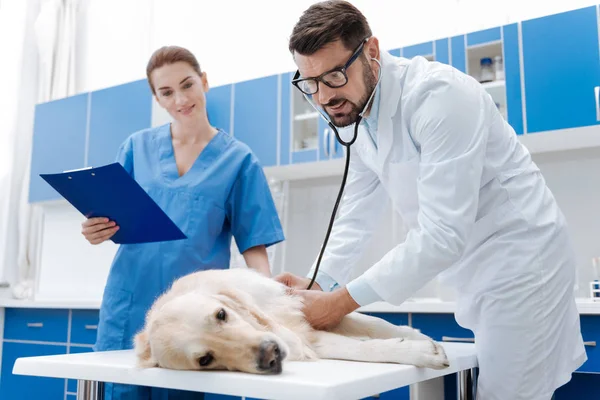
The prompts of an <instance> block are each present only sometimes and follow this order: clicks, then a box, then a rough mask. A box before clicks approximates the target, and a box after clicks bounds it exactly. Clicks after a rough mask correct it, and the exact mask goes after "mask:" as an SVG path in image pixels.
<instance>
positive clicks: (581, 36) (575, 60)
mask: <svg viewBox="0 0 600 400" xmlns="http://www.w3.org/2000/svg"><path fill="white" fill-rule="evenodd" d="M522 35H523V69H524V72H525V74H524V75H525V76H524V80H525V103H526V121H527V132H528V133H534V132H542V131H550V130H557V129H566V128H575V127H583V126H589V125H596V124H598V119H597V114H598V101H599V99H598V94H597V93H595V88H596V87H598V86H600V57H599V54H598V53H599V50H598V48H599V43H598V9H597V7H596V6H593V7H587V8H583V9H579V10H574V11H569V12H565V13H561V14H555V15H550V16H546V17H543V18H537V19H533V20H529V21H523V23H522Z"/></svg>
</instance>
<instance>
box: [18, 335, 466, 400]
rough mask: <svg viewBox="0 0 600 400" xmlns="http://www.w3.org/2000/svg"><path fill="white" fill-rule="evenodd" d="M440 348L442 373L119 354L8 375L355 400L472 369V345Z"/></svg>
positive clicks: (58, 358)
mask: <svg viewBox="0 0 600 400" xmlns="http://www.w3.org/2000/svg"><path fill="white" fill-rule="evenodd" d="M442 345H443V346H444V349H445V350H446V354H447V356H448V359H449V361H450V367H449V368H446V369H443V370H433V369H429V368H417V367H413V366H408V365H400V364H384V363H362V362H352V361H338V360H319V361H315V362H284V364H283V373H282V374H280V375H254V374H247V373H239V372H229V371H210V372H209V371H202V372H200V371H174V370H167V369H163V368H149V369H138V368H136V367H135V364H134V362H135V356H134V353H133V351H132V350H124V351H110V352H100V353H81V354H65V355H55V356H40V357H26V358H19V359H17V361H16V362H15V365H14V367H13V373H14V374H18V375H35V376H45V377H55V378H71V379H84V380H92V381H100V382H114V383H125V384H132V385H142V386H157V387H163V388H172V389H183V390H191V391H197V392H209V393H219V394H227V395H233V396H248V397H255V398H262V399H273V400H277V399H286V400H295V399H297V400H305V399H308V398H310V399H313V400H320V399H323V400H324V399H327V400H335V399H357V398H362V397H366V396H370V395H374V394H377V393H382V392H386V391H388V390H392V389H396V388H399V387H402V386H407V385H410V384H413V383H418V382H422V381H426V380H429V379H432V378H437V377H440V376H444V375H448V374H452V373H455V372H457V371H461V370H466V369H470V368H473V367H475V366H477V357H476V355H475V345H474V344H472V343H443V344H442Z"/></svg>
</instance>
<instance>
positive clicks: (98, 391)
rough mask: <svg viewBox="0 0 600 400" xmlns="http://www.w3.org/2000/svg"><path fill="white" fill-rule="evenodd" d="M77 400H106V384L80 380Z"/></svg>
mask: <svg viewBox="0 0 600 400" xmlns="http://www.w3.org/2000/svg"><path fill="white" fill-rule="evenodd" d="M77 400H104V382H97V381H86V380H83V379H80V380H79V381H78V383H77Z"/></svg>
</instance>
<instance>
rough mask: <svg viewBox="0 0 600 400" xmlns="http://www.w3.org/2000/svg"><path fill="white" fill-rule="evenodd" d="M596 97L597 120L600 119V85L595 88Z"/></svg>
mask: <svg viewBox="0 0 600 400" xmlns="http://www.w3.org/2000/svg"><path fill="white" fill-rule="evenodd" d="M594 97H595V98H596V121H600V86H596V87H595V88H594Z"/></svg>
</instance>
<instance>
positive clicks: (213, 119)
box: [206, 85, 233, 135]
mask: <svg viewBox="0 0 600 400" xmlns="http://www.w3.org/2000/svg"><path fill="white" fill-rule="evenodd" d="M232 91H233V85H223V86H217V87H214V88H210V89H209V90H208V93H206V113H207V114H208V121H209V122H210V124H211V125H212V126H214V127H216V128H219V129H222V130H223V131H225V132H227V133H228V134H230V135H231V133H232V132H231V98H232V97H231V96H232Z"/></svg>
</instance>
